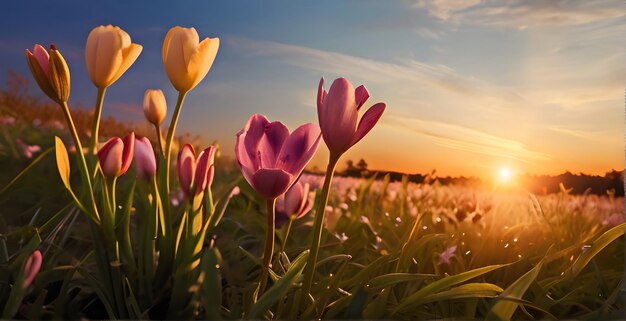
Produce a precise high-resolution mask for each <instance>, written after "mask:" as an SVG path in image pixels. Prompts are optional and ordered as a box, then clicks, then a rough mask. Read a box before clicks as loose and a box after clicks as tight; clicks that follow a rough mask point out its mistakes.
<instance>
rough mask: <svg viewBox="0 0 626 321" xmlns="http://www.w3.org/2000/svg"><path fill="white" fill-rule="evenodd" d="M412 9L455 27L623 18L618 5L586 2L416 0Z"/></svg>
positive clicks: (607, 0)
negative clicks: (426, 12) (422, 9)
mask: <svg viewBox="0 0 626 321" xmlns="http://www.w3.org/2000/svg"><path fill="white" fill-rule="evenodd" d="M412 5H413V6H414V7H418V8H424V9H426V10H427V11H428V14H429V15H431V16H433V17H436V18H438V19H440V20H442V21H447V22H452V23H455V24H473V25H483V26H492V27H504V28H518V29H525V28H532V27H540V26H549V25H583V24H588V23H593V22H599V21H606V20H612V19H617V18H621V17H624V15H625V11H624V5H623V2H622V1H616V0H605V1H587V0H568V1H563V0H557V1H540V0H530V1H529V0H509V1H495V0H492V1H480V0H436V1H427V0H416V1H413V2H412Z"/></svg>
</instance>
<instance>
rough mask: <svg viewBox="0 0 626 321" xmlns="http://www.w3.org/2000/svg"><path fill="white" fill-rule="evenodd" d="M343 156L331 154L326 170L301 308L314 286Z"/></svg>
mask: <svg viewBox="0 0 626 321" xmlns="http://www.w3.org/2000/svg"><path fill="white" fill-rule="evenodd" d="M340 156H341V155H333V154H332V153H331V155H330V158H329V160H328V167H327V168H326V177H325V179H324V187H323V188H322V194H321V197H322V198H321V199H320V200H319V202H318V203H317V208H316V210H315V223H314V225H313V238H312V240H311V253H310V254H309V257H308V259H307V263H306V266H305V268H304V283H302V291H301V292H300V295H299V296H298V297H297V298H296V306H299V305H300V303H301V302H302V299H303V298H304V297H307V296H308V295H309V292H310V291H311V286H312V285H313V276H314V275H315V264H316V263H317V255H318V253H319V250H320V243H321V240H322V227H323V225H324V217H325V216H326V205H327V204H328V195H329V194H330V183H331V181H332V179H333V175H334V173H335V167H336V166H337V161H338V160H339V157H340Z"/></svg>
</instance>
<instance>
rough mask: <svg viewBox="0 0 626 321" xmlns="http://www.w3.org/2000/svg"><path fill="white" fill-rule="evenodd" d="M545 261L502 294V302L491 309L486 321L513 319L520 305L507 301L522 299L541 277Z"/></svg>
mask: <svg viewBox="0 0 626 321" xmlns="http://www.w3.org/2000/svg"><path fill="white" fill-rule="evenodd" d="M544 260H545V257H544V259H542V260H541V261H540V262H539V263H538V264H537V265H536V266H535V267H534V268H532V269H531V270H530V271H528V272H526V274H524V275H522V277H520V278H519V279H517V280H516V281H515V282H513V284H511V285H510V286H509V287H508V288H507V289H506V290H505V291H504V292H502V293H501V294H500V297H499V298H500V300H499V301H498V302H496V304H495V305H494V306H493V307H492V308H491V310H490V311H489V314H487V317H486V320H510V319H511V318H512V317H513V313H515V310H517V307H518V306H519V303H517V302H514V301H509V300H507V299H508V298H512V299H518V300H519V299H522V296H524V293H526V290H528V287H530V285H531V284H532V283H533V282H534V281H535V279H537V275H539V271H541V267H542V266H543V262H544Z"/></svg>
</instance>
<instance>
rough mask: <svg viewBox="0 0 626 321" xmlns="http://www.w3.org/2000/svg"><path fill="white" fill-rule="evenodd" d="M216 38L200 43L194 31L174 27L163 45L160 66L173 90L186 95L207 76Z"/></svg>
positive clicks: (216, 42) (218, 40)
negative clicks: (161, 64) (163, 67)
mask: <svg viewBox="0 0 626 321" xmlns="http://www.w3.org/2000/svg"><path fill="white" fill-rule="evenodd" d="M219 46H220V39H219V38H205V39H204V40H202V42H200V38H199V36H198V32H196V29H194V28H182V27H178V26H176V27H174V28H172V29H170V31H169V32H168V33H167V35H166V36H165V40H164V41H163V65H164V66H165V72H166V73H167V77H168V78H169V79H170V82H171V83H172V85H174V88H176V90H178V91H179V92H188V91H189V90H191V89H192V88H194V87H195V86H196V85H197V84H198V83H199V82H200V81H202V79H203V78H204V77H205V76H206V74H207V73H208V72H209V69H211V65H212V64H213V61H214V60H215V56H216V55H217V50H218V49H219Z"/></svg>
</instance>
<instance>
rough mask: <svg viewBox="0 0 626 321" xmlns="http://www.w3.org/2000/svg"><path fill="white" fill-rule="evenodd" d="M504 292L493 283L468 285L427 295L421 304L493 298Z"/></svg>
mask: <svg viewBox="0 0 626 321" xmlns="http://www.w3.org/2000/svg"><path fill="white" fill-rule="evenodd" d="M502 291H503V290H502V288H501V287H499V286H497V285H495V284H491V283H468V284H462V285H459V286H457V287H454V288H452V289H450V290H447V291H443V292H439V293H435V294H431V295H427V296H425V297H424V298H422V299H421V300H420V303H419V304H424V303H428V302H437V301H445V300H453V299H464V298H491V297H495V296H497V295H498V294H499V293H501V292H502Z"/></svg>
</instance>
